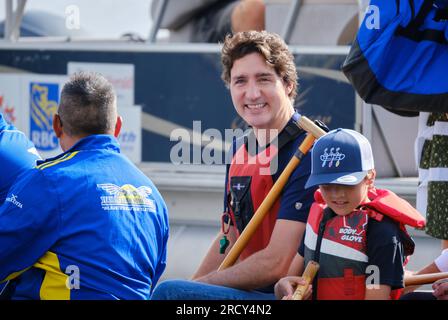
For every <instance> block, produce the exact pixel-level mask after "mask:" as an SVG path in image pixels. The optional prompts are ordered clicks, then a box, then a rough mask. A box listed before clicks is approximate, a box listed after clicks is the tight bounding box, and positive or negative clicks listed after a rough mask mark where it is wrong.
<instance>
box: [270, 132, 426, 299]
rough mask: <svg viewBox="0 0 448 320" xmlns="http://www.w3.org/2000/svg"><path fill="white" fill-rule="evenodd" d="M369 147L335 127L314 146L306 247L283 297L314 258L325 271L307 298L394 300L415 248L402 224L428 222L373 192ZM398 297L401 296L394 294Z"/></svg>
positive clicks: (280, 291) (281, 286) (279, 287)
mask: <svg viewBox="0 0 448 320" xmlns="http://www.w3.org/2000/svg"><path fill="white" fill-rule="evenodd" d="M374 179H375V169H374V162H373V155H372V149H371V147H370V143H369V141H368V140H367V139H366V138H365V137H364V136H363V135H361V134H360V133H358V132H356V131H353V130H348V129H337V130H333V131H330V132H329V133H327V134H326V135H324V136H322V137H321V138H320V139H319V140H317V141H316V143H315V145H314V148H313V151H312V168H311V175H310V177H309V179H308V182H307V184H306V187H307V188H308V187H312V186H315V185H319V190H317V191H316V193H315V195H314V197H315V202H314V204H313V206H312V207H311V210H310V214H309V217H308V221H307V225H306V233H305V236H304V241H302V245H301V247H300V248H299V252H298V255H296V257H295V258H294V260H293V262H292V264H291V266H290V269H289V271H288V275H290V276H288V277H285V278H282V279H281V280H280V281H278V282H277V284H276V286H275V293H276V297H277V298H278V299H281V298H284V299H290V298H291V296H292V294H293V293H294V289H295V287H296V286H297V285H298V284H303V279H302V278H301V277H298V276H296V275H301V274H302V273H303V270H304V267H305V266H306V264H307V263H308V261H310V260H314V261H316V262H318V263H319V264H320V269H319V271H318V274H317V276H316V278H315V280H314V282H313V285H312V290H308V293H307V294H306V298H309V297H310V296H311V292H312V294H313V298H314V299H319V300H326V299H338V300H345V299H349V300H361V299H389V298H390V297H392V296H394V295H391V293H392V290H395V289H400V288H402V287H403V276H404V271H403V264H404V262H405V259H406V256H407V255H410V254H412V253H413V249H414V243H413V241H412V239H411V238H410V237H409V235H408V234H407V232H406V229H405V227H404V224H408V225H411V226H413V227H423V226H424V223H425V222H424V218H423V217H422V216H421V215H420V214H419V213H418V211H417V210H415V209H414V208H413V207H412V206H411V205H410V204H409V203H407V202H406V201H405V200H403V199H401V198H399V197H398V196H397V195H395V194H394V193H392V192H390V191H387V190H377V189H375V188H374ZM395 298H396V296H395Z"/></svg>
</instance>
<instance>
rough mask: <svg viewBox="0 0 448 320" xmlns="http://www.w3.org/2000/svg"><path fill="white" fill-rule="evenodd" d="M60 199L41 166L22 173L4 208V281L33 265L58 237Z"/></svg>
mask: <svg viewBox="0 0 448 320" xmlns="http://www.w3.org/2000/svg"><path fill="white" fill-rule="evenodd" d="M58 205H59V204H58V200H57V198H55V195H54V187H53V186H50V185H49V184H48V182H47V181H46V179H44V178H43V177H42V175H41V172H39V171H38V169H33V170H30V171H29V172H27V173H26V174H22V175H21V176H20V177H19V178H18V179H17V180H16V182H15V183H14V185H13V186H12V187H11V189H10V190H9V192H8V195H7V197H6V201H5V202H4V203H3V205H2V206H1V207H0V248H1V250H0V281H4V280H9V279H13V278H14V277H16V276H18V273H20V272H22V271H24V270H25V269H26V268H29V267H30V266H32V265H33V264H34V263H35V262H36V261H37V260H38V259H39V258H40V257H41V256H42V255H43V254H44V253H45V252H46V251H48V249H49V248H50V247H51V245H53V243H54V242H55V241H56V239H57V232H58V229H59V223H60V221H59V219H60V217H59V212H58V211H57V210H56V208H58Z"/></svg>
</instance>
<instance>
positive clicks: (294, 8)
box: [282, 0, 302, 43]
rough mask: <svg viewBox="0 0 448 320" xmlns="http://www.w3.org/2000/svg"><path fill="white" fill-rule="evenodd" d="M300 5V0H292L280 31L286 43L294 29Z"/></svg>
mask: <svg viewBox="0 0 448 320" xmlns="http://www.w3.org/2000/svg"><path fill="white" fill-rule="evenodd" d="M301 5H302V1H301V0H292V3H291V10H290V11H289V14H288V17H287V18H286V22H285V26H284V28H283V32H282V38H283V40H285V42H286V43H289V41H290V40H291V34H292V30H293V29H294V27H295V25H296V21H297V17H298V16H299V12H300V6H301Z"/></svg>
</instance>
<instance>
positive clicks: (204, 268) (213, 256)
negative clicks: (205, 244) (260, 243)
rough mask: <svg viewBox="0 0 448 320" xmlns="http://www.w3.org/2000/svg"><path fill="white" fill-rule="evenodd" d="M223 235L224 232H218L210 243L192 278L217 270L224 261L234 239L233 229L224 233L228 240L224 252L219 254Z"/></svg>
mask: <svg viewBox="0 0 448 320" xmlns="http://www.w3.org/2000/svg"><path fill="white" fill-rule="evenodd" d="M223 235H224V234H223V233H222V232H219V233H218V235H217V236H216V238H215V240H214V241H213V242H212V245H211V246H210V248H209V249H208V251H207V254H206V255H205V257H204V259H203V260H202V262H201V264H200V265H199V268H198V270H197V271H196V272H195V273H194V275H193V277H192V280H196V279H198V278H201V277H203V276H205V275H207V274H208V273H210V272H213V271H216V270H218V268H219V266H220V265H221V263H222V262H223V261H224V258H225V257H226V255H227V254H228V253H229V251H230V249H231V248H232V247H233V244H234V243H235V241H236V236H235V229H234V228H233V227H231V228H230V230H229V233H228V234H227V235H226V237H227V240H229V246H228V247H227V249H226V254H220V253H219V247H220V241H221V239H222V237H223Z"/></svg>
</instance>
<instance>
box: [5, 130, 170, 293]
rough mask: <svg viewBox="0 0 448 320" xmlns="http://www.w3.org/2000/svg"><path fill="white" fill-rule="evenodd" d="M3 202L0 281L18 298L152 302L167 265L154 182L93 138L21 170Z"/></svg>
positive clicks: (104, 138) (164, 223)
mask: <svg viewBox="0 0 448 320" xmlns="http://www.w3.org/2000/svg"><path fill="white" fill-rule="evenodd" d="M7 198H8V199H9V201H8V200H7V201H6V202H5V203H4V204H3V205H2V206H1V207H0V248H1V250H0V279H1V280H0V281H2V280H5V279H6V280H9V279H15V281H13V283H14V285H15V286H16V288H15V291H14V294H13V296H12V298H13V299H148V298H149V297H150V294H151V293H152V288H153V287H154V286H155V284H156V283H157V281H158V279H159V278H160V276H161V274H162V272H163V271H164V269H165V265H166V247H167V240H168V231H169V227H168V213H167V208H166V205H165V203H164V201H163V199H162V197H161V195H160V193H159V192H158V190H157V189H156V187H155V186H154V184H153V183H152V182H151V181H150V180H149V179H148V178H147V177H146V176H145V175H144V174H143V173H142V172H141V171H140V170H138V169H137V168H136V167H135V166H134V164H132V163H131V162H130V161H129V160H128V159H127V158H126V157H124V156H123V155H121V154H120V149H119V146H118V142H117V140H116V139H115V138H114V137H112V136H109V135H92V136H88V137H86V138H84V139H82V140H80V141H79V142H78V143H77V144H76V145H74V146H73V147H72V148H71V149H70V150H68V151H67V152H65V153H63V154H61V155H59V156H58V157H55V158H52V159H48V160H46V161H42V162H40V163H38V165H37V167H35V168H34V169H32V170H30V171H29V172H28V173H27V174H24V175H22V176H21V177H20V178H19V179H18V180H17V181H16V182H15V184H14V185H13V187H12V188H11V189H10V191H9V193H8V196H7Z"/></svg>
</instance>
